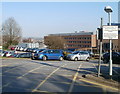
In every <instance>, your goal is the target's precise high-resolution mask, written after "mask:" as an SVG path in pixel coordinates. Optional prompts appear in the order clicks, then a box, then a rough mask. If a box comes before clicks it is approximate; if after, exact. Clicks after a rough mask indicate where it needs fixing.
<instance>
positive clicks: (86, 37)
mask: <svg viewBox="0 0 120 94" xmlns="http://www.w3.org/2000/svg"><path fill="white" fill-rule="evenodd" d="M49 36H58V37H62V39H64V41H65V47H64V48H66V49H70V50H75V49H80V50H93V49H95V48H96V34H95V33H93V32H85V31H81V32H75V33H62V34H50V35H48V36H46V37H45V38H44V39H46V38H47V37H49Z"/></svg>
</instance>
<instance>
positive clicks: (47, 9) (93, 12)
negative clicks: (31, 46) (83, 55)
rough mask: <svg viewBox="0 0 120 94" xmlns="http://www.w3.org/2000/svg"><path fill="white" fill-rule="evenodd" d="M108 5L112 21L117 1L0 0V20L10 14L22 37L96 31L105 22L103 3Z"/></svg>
mask: <svg viewBox="0 0 120 94" xmlns="http://www.w3.org/2000/svg"><path fill="white" fill-rule="evenodd" d="M108 5H109V6H111V7H112V9H113V12H112V14H111V15H112V22H118V2H2V22H3V23H4V22H5V21H6V20H7V19H8V18H10V17H14V19H15V21H16V22H17V23H18V24H19V25H20V27H21V28H22V36H23V37H37V38H43V37H44V36H47V35H48V34H56V33H73V32H75V31H88V32H96V30H97V28H98V27H100V19H101V17H102V18H103V24H104V25H106V23H107V22H108V15H107V13H106V12H105V11H104V7H105V6H108Z"/></svg>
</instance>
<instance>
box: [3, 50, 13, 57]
mask: <svg viewBox="0 0 120 94" xmlns="http://www.w3.org/2000/svg"><path fill="white" fill-rule="evenodd" d="M14 53H15V52H14V51H5V52H4V55H3V56H4V57H13V55H14Z"/></svg>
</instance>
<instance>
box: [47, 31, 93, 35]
mask: <svg viewBox="0 0 120 94" xmlns="http://www.w3.org/2000/svg"><path fill="white" fill-rule="evenodd" d="M74 35H95V33H94V32H86V31H80V32H77V31H75V33H59V34H49V36H74Z"/></svg>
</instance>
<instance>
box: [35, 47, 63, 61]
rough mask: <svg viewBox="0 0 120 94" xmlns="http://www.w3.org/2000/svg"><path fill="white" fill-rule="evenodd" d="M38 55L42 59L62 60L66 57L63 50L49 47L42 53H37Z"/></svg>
mask: <svg viewBox="0 0 120 94" xmlns="http://www.w3.org/2000/svg"><path fill="white" fill-rule="evenodd" d="M37 55H38V56H36V57H37V58H38V59H41V60H44V61H45V60H50V59H51V60H60V61H62V60H63V58H64V55H63V51H62V50H57V49H48V50H44V51H42V52H40V53H38V54H37Z"/></svg>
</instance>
